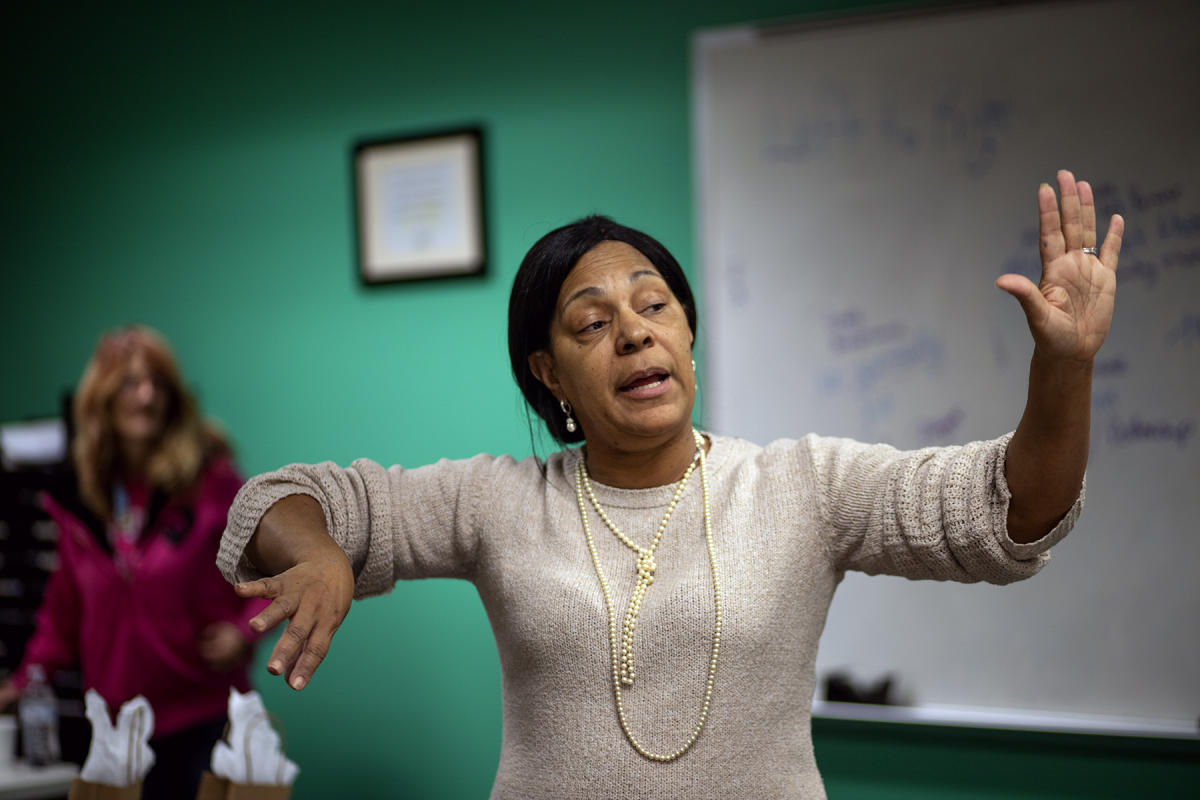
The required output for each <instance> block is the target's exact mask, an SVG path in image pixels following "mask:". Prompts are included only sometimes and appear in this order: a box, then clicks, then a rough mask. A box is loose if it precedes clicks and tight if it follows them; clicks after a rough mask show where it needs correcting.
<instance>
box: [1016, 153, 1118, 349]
mask: <svg viewBox="0 0 1200 800" xmlns="http://www.w3.org/2000/svg"><path fill="white" fill-rule="evenodd" d="M1058 190H1059V195H1060V197H1061V202H1060V201H1058V200H1056V198H1055V194H1054V189H1053V188H1051V187H1050V185H1049V184H1045V183H1043V184H1042V185H1041V186H1040V187H1039V188H1038V212H1039V215H1040V217H1039V231H1040V236H1039V242H1040V245H1041V247H1040V250H1041V257H1042V278H1041V282H1040V284H1038V285H1036V286H1035V285H1034V284H1033V282H1032V281H1031V280H1029V279H1028V278H1026V277H1024V276H1023V275H1014V274H1008V275H1001V276H1000V277H999V278H997V279H996V286H997V287H999V288H1001V289H1003V290H1004V291H1006V292H1008V293H1009V294H1011V295H1012V296H1013V297H1015V298H1017V300H1018V301H1019V302H1020V303H1021V308H1022V309H1024V311H1025V318H1026V320H1027V321H1028V322H1029V331H1030V333H1032V334H1033V341H1034V346H1035V347H1036V348H1037V350H1038V351H1039V352H1040V353H1041V355H1042V356H1044V357H1048V358H1051V359H1065V360H1071V361H1079V362H1086V361H1089V360H1091V359H1092V358H1094V357H1095V355H1096V352H1097V351H1098V350H1099V349H1100V345H1101V344H1103V342H1104V337H1105V336H1107V335H1108V329H1109V325H1110V324H1111V323H1112V315H1113V301H1114V298H1115V296H1116V289H1117V275H1116V270H1117V257H1118V256H1119V255H1120V253H1121V236H1122V235H1123V234H1124V232H1125V220H1124V219H1122V218H1121V216H1120V215H1119V214H1113V216H1112V219H1111V220H1110V221H1109V223H1108V233H1107V235H1106V236H1105V237H1104V244H1103V245H1101V246H1100V248H1099V250H1098V251H1096V202H1095V198H1094V196H1093V195H1092V187H1091V185H1089V184H1088V183H1087V182H1085V181H1078V182H1076V180H1075V176H1074V175H1072V174H1071V173H1070V172H1068V171H1067V170H1059V173H1058Z"/></svg>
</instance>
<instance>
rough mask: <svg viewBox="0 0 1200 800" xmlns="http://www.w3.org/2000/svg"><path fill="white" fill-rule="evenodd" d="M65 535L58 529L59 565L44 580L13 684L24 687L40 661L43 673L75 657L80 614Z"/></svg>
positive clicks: (77, 593) (72, 660)
mask: <svg viewBox="0 0 1200 800" xmlns="http://www.w3.org/2000/svg"><path fill="white" fill-rule="evenodd" d="M64 539H65V535H64V533H63V532H62V530H61V529H60V531H59V544H58V561H59V566H58V569H56V570H55V571H54V572H53V573H52V574H51V575H50V580H49V581H48V582H47V583H46V591H45V593H44V594H43V595H42V604H41V606H40V607H39V608H38V610H37V615H36V617H35V625H34V632H33V636H32V637H30V639H29V642H28V643H27V644H26V645H25V654H24V656H23V657H22V659H21V665H20V667H19V668H18V669H17V670H16V672H15V673H14V675H13V684H14V685H15V686H16V687H17V688H18V689H24V688H25V685H26V683H28V680H29V679H28V675H27V673H28V670H29V667H31V666H32V665H34V664H40V665H41V666H42V667H43V668H44V669H45V670H46V675H48V676H49V675H53V674H54V672H55V671H57V670H60V669H65V668H66V667H68V666H70V665H71V664H73V663H74V662H75V661H76V660H77V659H78V657H79V621H80V615H81V614H82V606H81V605H80V597H79V590H78V588H77V584H76V580H75V578H74V577H73V576H72V575H71V574H69V573H70V570H71V569H72V562H71V558H70V556H69V554H66V553H64V546H65V545H69V544H70V543H69V542H65V541H64Z"/></svg>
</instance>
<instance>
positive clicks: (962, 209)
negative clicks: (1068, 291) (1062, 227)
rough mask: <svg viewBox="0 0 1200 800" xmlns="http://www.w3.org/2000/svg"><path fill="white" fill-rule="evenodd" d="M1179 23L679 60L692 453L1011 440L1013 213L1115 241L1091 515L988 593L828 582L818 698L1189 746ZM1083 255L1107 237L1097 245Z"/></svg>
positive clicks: (948, 36)
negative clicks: (688, 172)
mask: <svg viewBox="0 0 1200 800" xmlns="http://www.w3.org/2000/svg"><path fill="white" fill-rule="evenodd" d="M1197 22H1200V13H1198V11H1197V6H1196V5H1193V4H1191V3H1188V2H1137V3H1134V2H1098V3H1086V4H1077V3H1053V4H1041V5H1019V6H1016V7H1013V6H1007V7H987V8H977V9H972V10H968V11H953V12H938V13H933V12H929V13H921V14H910V15H905V16H901V17H895V18H887V19H874V20H867V21H859V22H847V23H845V24H823V25H812V24H810V25H807V26H796V27H793V28H782V27H773V28H754V27H745V28H739V29H733V30H720V31H706V32H701V33H699V34H697V35H696V36H695V37H694V39H693V48H692V52H693V91H694V98H693V99H694V103H693V109H694V111H693V114H694V117H693V130H694V136H695V168H696V174H697V180H698V195H697V211H696V213H697V230H698V231H699V232H700V233H699V236H700V241H699V247H700V252H701V255H702V259H703V274H704V303H705V312H706V313H705V315H704V318H702V323H703V325H704V328H705V333H704V338H703V341H704V344H705V350H706V366H707V375H708V377H707V379H706V381H705V386H704V387H703V388H704V392H705V408H706V414H707V416H708V419H707V423H708V425H709V427H710V428H712V429H713V430H715V431H717V432H719V433H729V434H734V435H738V436H742V437H745V438H748V439H750V440H752V441H757V442H760V443H765V442H768V441H770V440H773V439H776V438H780V437H797V436H800V435H802V434H804V433H806V432H808V431H816V432H818V433H823V434H830V435H846V436H852V437H854V438H858V439H861V440H866V441H886V442H890V443H892V444H895V445H897V446H899V447H903V448H912V447H921V446H926V445H932V444H950V443H954V442H964V441H970V440H973V439H982V438H992V437H994V436H997V435H999V434H1002V433H1004V432H1006V431H1009V430H1011V429H1013V428H1014V427H1015V426H1016V423H1017V420H1018V419H1019V417H1020V413H1021V411H1022V408H1023V406H1024V396H1025V389H1026V376H1027V369H1028V364H1029V356H1030V354H1031V352H1032V343H1031V339H1030V337H1029V333H1028V329H1027V327H1026V325H1025V321H1024V316H1023V315H1022V313H1021V311H1020V308H1019V306H1018V305H1017V303H1016V301H1015V300H1014V299H1012V298H1011V297H1009V296H1008V295H1006V294H1004V293H1003V292H1001V291H999V290H998V289H996V288H995V287H994V286H993V281H994V279H995V278H996V277H997V276H999V275H1001V274H1003V273H1005V272H1020V273H1023V274H1026V275H1028V276H1030V277H1031V278H1032V279H1033V280H1034V281H1035V282H1036V280H1037V277H1038V274H1039V270H1040V266H1039V261H1038V256H1037V214H1036V191H1037V186H1038V184H1039V183H1041V182H1043V181H1048V182H1050V183H1051V184H1053V183H1054V175H1055V171H1056V169H1058V168H1068V169H1072V170H1073V171H1075V172H1076V174H1077V175H1078V176H1080V177H1082V178H1085V179H1088V180H1090V181H1091V182H1092V183H1093V184H1094V185H1095V188H1096V194H1097V200H1098V205H1099V207H1100V210H1101V212H1102V215H1103V216H1102V219H1103V220H1107V218H1108V215H1109V214H1110V213H1111V212H1112V211H1119V212H1120V213H1122V214H1123V216H1125V218H1126V220H1127V233H1126V239H1125V249H1124V251H1123V252H1122V255H1121V264H1120V269H1119V271H1118V278H1119V282H1118V291H1117V308H1116V318H1115V320H1114V325H1113V328H1112V331H1111V333H1110V335H1109V338H1108V341H1107V342H1106V343H1105V345H1104V348H1103V349H1102V351H1101V353H1100V357H1099V359H1098V361H1097V364H1096V371H1095V384H1094V398H1093V425H1092V430H1093V442H1092V453H1091V459H1090V462H1089V470H1088V479H1087V480H1088V484H1087V487H1088V488H1087V504H1086V507H1085V509H1084V512H1083V516H1082V518H1081V520H1080V522H1079V524H1078V525H1077V526H1076V529H1075V530H1074V531H1073V532H1072V534H1071V535H1070V536H1068V537H1067V539H1066V540H1065V541H1064V542H1062V543H1061V544H1060V545H1059V546H1057V547H1056V548H1055V550H1054V556H1053V558H1052V561H1051V563H1050V564H1049V565H1048V566H1047V567H1046V569H1044V570H1043V571H1042V573H1041V574H1039V575H1037V576H1035V577H1034V578H1033V579H1031V580H1029V581H1026V582H1023V583H1019V584H1016V585H1013V586H1009V587H992V586H986V585H955V584H942V583H934V582H913V581H906V580H903V579H899V578H890V577H867V576H864V575H861V574H852V575H848V576H847V578H846V580H845V581H844V582H843V584H842V585H841V586H840V587H839V589H838V592H837V595H836V596H835V599H834V602H833V606H832V608H831V611H830V615H829V620H828V625H827V627H826V632H825V635H824V638H823V640H822V644H821V650H820V653H819V656H818V660H817V667H818V674H819V676H823V675H824V674H825V673H827V672H828V671H829V670H831V669H837V668H847V669H849V670H850V671H851V673H852V674H853V675H854V676H856V677H857V678H858V679H859V680H862V681H864V682H867V681H872V680H874V679H876V678H878V677H881V676H882V675H884V674H886V673H894V674H895V675H896V676H898V679H899V683H900V687H901V689H902V691H903V692H904V693H906V694H907V695H908V696H909V698H910V699H911V700H912V701H914V702H915V703H917V704H921V705H930V706H953V707H966V708H968V709H969V708H977V709H980V712H981V715H983V714H985V713H986V712H987V710H989V709H990V710H993V711H994V710H997V709H1009V710H1012V709H1017V710H1029V711H1034V712H1044V713H1065V714H1085V715H1097V716H1098V717H1099V716H1103V717H1107V718H1118V719H1123V720H1128V721H1130V722H1131V723H1132V721H1133V720H1134V719H1135V718H1136V719H1138V720H1151V721H1156V720H1157V721H1162V722H1163V723H1164V724H1168V725H1174V726H1176V727H1177V728H1179V729H1189V728H1190V729H1191V730H1193V731H1194V730H1195V726H1196V720H1197V718H1198V717H1200V680H1198V678H1200V621H1198V620H1200V588H1198V583H1200V581H1198V575H1197V573H1198V572H1200V525H1198V523H1197V521H1198V520H1200V441H1198V439H1200V437H1198V435H1197V433H1198V430H1200V428H1198V419H1197V412H1198V410H1200V103H1198V102H1197V89H1196V84H1197V82H1198V79H1200V45H1198V42H1200V37H1197V35H1196V31H1197V30H1198V29H1200V28H1198V26H1197ZM1101 225H1102V230H1103V228H1106V227H1107V225H1106V222H1102V223H1101Z"/></svg>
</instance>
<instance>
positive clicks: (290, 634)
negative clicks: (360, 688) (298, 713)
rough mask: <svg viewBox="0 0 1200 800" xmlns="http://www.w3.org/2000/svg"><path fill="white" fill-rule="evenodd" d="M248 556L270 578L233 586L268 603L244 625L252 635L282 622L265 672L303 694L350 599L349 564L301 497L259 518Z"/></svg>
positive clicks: (314, 508) (317, 511) (312, 504)
mask: <svg viewBox="0 0 1200 800" xmlns="http://www.w3.org/2000/svg"><path fill="white" fill-rule="evenodd" d="M246 554H247V556H248V557H249V558H250V561H251V563H254V564H255V565H256V566H258V567H259V568H260V569H261V570H262V571H263V572H267V573H276V574H275V577H273V578H260V579H259V580H255V581H247V582H245V583H239V584H237V585H236V586H234V591H235V592H236V593H237V594H238V596H239V597H244V598H250V597H261V598H265V599H268V600H270V601H271V604H270V605H269V606H267V607H266V608H265V609H263V610H262V612H261V613H259V614H258V615H257V616H255V617H254V618H252V619H251V620H250V627H251V629H252V630H254V631H256V632H258V633H263V632H265V631H268V630H270V629H271V628H274V627H275V626H276V625H278V624H279V623H280V622H283V621H284V620H287V621H288V626H287V628H286V629H285V630H284V632H283V634H282V635H281V636H280V637H279V641H278V642H276V644H275V649H274V650H272V651H271V656H270V658H269V659H268V660H267V671H268V672H270V673H272V674H273V675H283V676H285V679H286V680H287V683H288V685H289V686H291V687H292V688H293V689H296V690H300V689H303V688H304V687H305V686H307V685H308V682H309V681H310V680H312V676H313V673H314V672H316V670H317V667H318V666H320V664H321V661H322V660H324V658H325V656H326V654H327V653H328V652H329V645H330V642H331V641H332V640H333V634H334V633H336V632H337V629H338V627H339V626H340V625H341V624H342V620H343V619H345V618H346V614H347V612H349V610H350V602H351V601H352V600H353V599H354V571H353V569H351V567H350V559H349V558H348V557H347V556H346V554H345V553H344V552H343V551H342V549H341V548H340V547H338V546H337V544H336V543H335V542H334V541H333V539H331V538H330V537H329V534H328V533H327V532H326V530H325V516H324V512H323V511H322V510H321V507H320V506H319V505H318V504H317V503H316V501H315V500H313V499H312V498H309V497H305V496H302V495H294V496H291V497H286V498H284V499H283V500H281V501H279V502H278V503H276V504H275V505H274V506H272V507H271V508H270V509H269V510H268V511H267V513H266V514H264V515H263V518H262V520H261V521H260V522H259V525H258V530H257V531H256V532H255V534H254V537H253V539H251V542H250V545H249V546H248V547H247V549H246Z"/></svg>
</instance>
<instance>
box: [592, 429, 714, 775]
mask: <svg viewBox="0 0 1200 800" xmlns="http://www.w3.org/2000/svg"><path fill="white" fill-rule="evenodd" d="M692 436H693V437H694V438H695V440H696V457H695V458H694V459H692V462H691V463H690V464H689V465H688V468H687V471H686V472H685V473H684V474H683V478H681V479H680V481H679V486H678V487H676V489H675V496H674V497H672V498H671V502H670V503H669V504H667V511H666V513H665V514H664V515H663V519H662V522H660V523H659V525H658V531H657V532H656V533H655V534H654V541H653V542H651V543H650V546H649V547H639V546H638V545H637V544H635V543H634V542H633V541H632V540H631V539H630V538H629V537H628V536H626V535H625V534H624V533H622V532H621V530H620V528H618V527H617V526H616V524H615V523H614V522H613V521H612V520H611V519H610V518H609V516H608V514H606V513H605V512H604V509H603V508H602V507H601V506H600V502H599V501H598V500H597V499H596V495H595V493H594V492H593V491H592V483H591V481H590V480H589V478H588V473H587V466H586V465H585V464H584V460H583V457H582V455H581V456H580V458H579V461H578V462H576V465H575V499H576V500H577V501H578V503H579V515H580V517H581V518H582V519H583V534H584V536H585V537H586V538H587V545H588V552H590V553H591V555H592V565H593V566H594V567H595V568H596V576H597V577H598V578H599V579H600V589H601V590H602V591H603V593H604V607H605V609H606V610H607V611H608V640H609V649H610V651H611V657H612V674H613V694H614V696H615V699H616V703H617V717H618V719H620V722H621V730H623V731H624V732H625V738H626V739H628V740H629V743H630V744H631V745H633V749H634V750H636V751H637V752H638V753H639V754H640V755H642V756H644V757H646V758H648V759H650V760H652V761H663V762H666V761H674V760H675V759H677V758H679V757H680V756H681V755H683V754H684V753H686V752H687V751H688V749H689V748H690V747H691V746H692V744H693V743H694V742H695V741H696V739H697V738H698V737H699V736H700V731H701V730H703V729H704V723H705V722H707V721H708V712H709V710H710V709H711V708H712V693H713V683H714V682H715V680H716V676H717V655H718V654H719V653H720V649H721V617H722V615H721V610H722V603H721V576H720V571H719V569H718V567H717V548H716V544H715V543H714V542H713V536H712V504H711V503H710V501H709V497H708V469H707V468H706V466H705V456H704V439H702V438H701V436H700V434H699V433H698V432H696V430H695V429H693V430H692ZM697 464H699V465H700V483H701V485H702V486H703V488H704V541H705V544H706V545H707V547H708V561H709V565H710V567H711V569H712V579H713V601H714V604H715V607H716V617H715V621H714V623H713V644H712V655H711V656H710V658H709V662H708V678H707V680H706V681H705V684H704V701H703V702H702V703H701V705H700V719H699V720H698V721H697V722H696V725H695V727H693V728H692V732H691V733H690V734H689V735H688V737H687V740H686V741H684V743H683V744H682V745H680V746H679V748H677V749H676V750H675V751H674V752H672V753H668V754H666V755H660V754H658V753H652V752H650V751H649V750H647V749H646V748H645V747H643V746H642V745H641V743H640V742H638V740H637V738H636V737H635V736H634V735H633V732H632V731H631V730H630V729H629V721H628V719H626V716H625V706H624V703H623V701H622V698H621V687H622V686H632V685H633V680H634V677H635V674H634V669H633V635H634V632H635V631H636V630H637V618H638V614H639V613H640V612H641V610H642V600H644V599H645V597H646V590H647V589H648V588H649V587H650V584H651V583H653V582H654V569H655V564H654V551H655V550H656V549H658V543H659V542H660V541H661V540H662V535H663V531H665V530H666V529H667V522H669V521H670V519H671V514H672V513H674V511H675V506H676V505H678V504H679V499H680V498H681V497H682V496H683V490H684V489H685V488H686V487H687V482H688V479H689V478H690V477H691V476H692V472H693V471H695V469H696V465H697ZM585 494H586V495H587V498H588V499H589V500H590V501H591V504H592V507H593V508H595V509H596V513H597V514H599V515H600V519H602V520H604V524H605V525H607V526H608V528H609V530H611V531H612V532H613V533H614V534H615V535H616V537H617V539H619V540H620V541H621V543H622V544H624V545H625V546H626V547H628V548H629V549H631V550H633V551H634V552H635V553H637V556H638V558H637V583H636V584H635V585H634V588H633V594H632V596H631V597H630V598H629V608H628V609H626V611H625V624H624V628H623V631H622V635H621V641H620V645H618V644H617V615H616V611H615V610H614V608H613V597H612V589H611V587H610V586H609V583H608V578H607V577H606V576H605V574H604V568H603V567H602V566H601V565H600V556H599V555H598V554H597V553H596V543H595V541H594V540H593V538H592V529H591V526H590V525H589V524H588V513H587V506H586V505H585V504H584V501H583V498H584V495H585Z"/></svg>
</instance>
